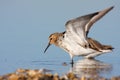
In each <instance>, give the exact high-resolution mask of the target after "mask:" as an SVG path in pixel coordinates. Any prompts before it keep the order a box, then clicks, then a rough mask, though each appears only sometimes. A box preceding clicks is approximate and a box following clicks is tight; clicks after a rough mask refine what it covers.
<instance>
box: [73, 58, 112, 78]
mask: <svg viewBox="0 0 120 80" xmlns="http://www.w3.org/2000/svg"><path fill="white" fill-rule="evenodd" d="M111 70H112V65H110V64H107V63H104V62H101V61H98V60H95V59H83V60H79V61H77V62H75V63H74V64H73V67H72V72H73V73H74V74H76V75H77V76H78V77H83V76H84V77H86V78H91V77H93V78H95V77H96V78H98V77H101V74H103V73H109V72H110V71H111Z"/></svg>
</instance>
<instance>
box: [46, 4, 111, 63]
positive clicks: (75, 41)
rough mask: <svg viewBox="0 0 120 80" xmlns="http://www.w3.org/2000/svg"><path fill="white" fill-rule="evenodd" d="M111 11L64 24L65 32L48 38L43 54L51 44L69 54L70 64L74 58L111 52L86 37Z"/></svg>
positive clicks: (89, 15) (108, 48)
mask: <svg viewBox="0 0 120 80" xmlns="http://www.w3.org/2000/svg"><path fill="white" fill-rule="evenodd" d="M112 9H113V6H112V7H109V8H107V9H104V10H102V11H99V12H95V13H91V14H88V15H84V16H80V17H78V18H75V19H71V20H69V21H67V22H66V24H65V26H66V31H64V32H61V33H58V32H56V33H53V34H51V35H50V36H49V43H48V46H47V47H46V49H45V51H44V53H45V52H46V50H47V49H48V47H49V46H50V45H51V44H54V45H56V46H58V47H60V48H62V49H64V50H65V51H66V52H67V53H69V55H70V57H71V59H72V63H73V57H74V56H84V57H85V58H94V57H96V56H98V55H101V54H104V53H107V52H111V51H112V49H113V47H112V46H110V45H104V44H101V43H100V42H98V41H97V40H94V39H92V38H90V37H88V33H89V30H90V28H91V27H92V25H93V24H94V23H95V22H96V21H98V20H99V19H100V18H102V17H103V16H104V15H105V14H107V13H108V12H109V11H110V10H112Z"/></svg>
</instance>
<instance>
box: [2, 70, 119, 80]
mask: <svg viewBox="0 0 120 80" xmlns="http://www.w3.org/2000/svg"><path fill="white" fill-rule="evenodd" d="M0 80H96V79H93V78H89V79H88V78H86V77H84V76H81V77H79V78H78V77H77V76H76V75H75V74H73V73H68V74H66V75H64V76H59V75H58V74H57V73H55V74H51V73H44V72H41V71H40V70H30V69H17V70H16V71H15V72H14V73H9V74H5V75H3V76H0ZM98 80H120V76H114V77H111V78H110V79H107V78H100V79H98Z"/></svg>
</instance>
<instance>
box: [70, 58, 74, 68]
mask: <svg viewBox="0 0 120 80" xmlns="http://www.w3.org/2000/svg"><path fill="white" fill-rule="evenodd" d="M70 64H71V66H72V67H73V64H74V61H73V58H72V60H71V63H70Z"/></svg>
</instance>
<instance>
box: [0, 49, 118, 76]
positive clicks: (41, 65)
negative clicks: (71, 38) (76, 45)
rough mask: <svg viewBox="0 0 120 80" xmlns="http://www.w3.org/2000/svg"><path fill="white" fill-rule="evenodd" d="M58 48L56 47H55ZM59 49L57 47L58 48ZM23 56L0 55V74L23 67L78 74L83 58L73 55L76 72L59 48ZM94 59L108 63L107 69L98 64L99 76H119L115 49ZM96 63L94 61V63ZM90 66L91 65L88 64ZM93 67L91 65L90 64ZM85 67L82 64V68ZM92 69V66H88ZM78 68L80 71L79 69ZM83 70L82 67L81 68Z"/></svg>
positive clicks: (62, 73) (68, 58)
mask: <svg viewBox="0 0 120 80" xmlns="http://www.w3.org/2000/svg"><path fill="white" fill-rule="evenodd" d="M57 49H58V48H57ZM58 50H59V49H58ZM21 55H24V56H20V55H17V54H15V55H10V53H9V55H6V56H5V55H3V56H0V65H1V66H0V75H4V74H7V73H11V72H14V71H15V70H16V69H19V68H24V69H47V70H50V71H51V73H53V74H54V73H58V74H59V75H64V74H66V73H68V72H71V71H73V72H74V73H75V74H77V75H79V74H78V72H82V71H81V67H80V68H79V66H81V63H79V62H80V61H82V60H84V59H83V58H82V57H74V62H75V63H74V64H77V66H75V67H78V68H76V70H77V72H75V68H74V69H73V68H72V67H71V64H70V62H71V61H70V57H69V55H68V54H67V53H65V52H64V51H62V50H60V52H58V53H52V52H51V51H50V52H49V51H48V52H47V53H46V54H44V53H42V52H41V53H39V54H37V55H36V53H33V54H22V53H21ZM95 61H97V64H99V63H100V65H98V66H101V62H102V63H104V64H106V65H109V67H108V69H107V68H105V69H101V68H100V69H99V68H98V66H97V68H98V70H99V71H98V73H96V74H99V76H103V77H107V78H110V77H112V76H119V75H120V58H119V54H118V53H116V51H113V52H112V53H107V54H104V55H101V56H98V57H96V58H95ZM85 63H90V61H87V62H85ZM95 64H96V63H95ZM89 67H91V66H89ZM92 67H93V65H92ZM83 68H85V67H83V66H82V69H83ZM88 69H89V70H90V69H93V68H88ZM79 70H80V71H79ZM83 70H84V69H83ZM83 72H84V71H83ZM81 74H82V75H83V74H85V73H80V75H81Z"/></svg>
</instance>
